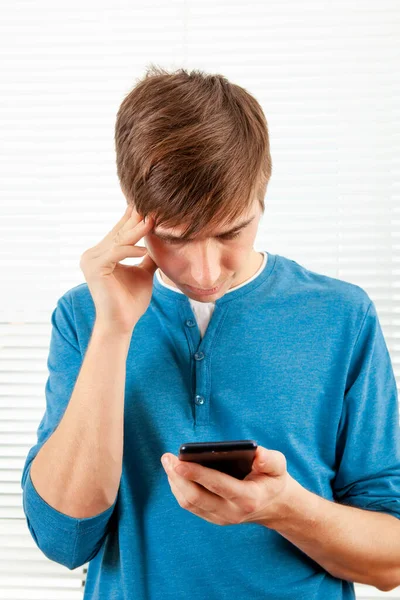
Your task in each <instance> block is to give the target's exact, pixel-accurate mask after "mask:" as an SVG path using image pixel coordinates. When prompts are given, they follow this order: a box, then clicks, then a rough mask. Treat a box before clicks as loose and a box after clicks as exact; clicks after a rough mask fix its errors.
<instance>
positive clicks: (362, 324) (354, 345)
mask: <svg viewBox="0 0 400 600" xmlns="http://www.w3.org/2000/svg"><path fill="white" fill-rule="evenodd" d="M371 306H372V300H371V301H370V303H369V305H368V308H367V310H366V311H365V315H364V318H363V320H362V323H361V325H360V329H359V331H358V334H357V338H356V341H355V342H354V344H353V348H352V349H351V353H350V356H351V357H353V354H354V351H355V349H356V346H357V344H358V340H359V339H360V335H361V332H362V330H363V328H364V324H365V321H366V318H367V315H368V313H369V311H370V309H371Z"/></svg>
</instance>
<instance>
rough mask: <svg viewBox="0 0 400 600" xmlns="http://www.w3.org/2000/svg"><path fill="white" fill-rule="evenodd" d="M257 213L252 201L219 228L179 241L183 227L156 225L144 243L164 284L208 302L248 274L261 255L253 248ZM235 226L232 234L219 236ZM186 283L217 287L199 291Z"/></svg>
mask: <svg viewBox="0 0 400 600" xmlns="http://www.w3.org/2000/svg"><path fill="white" fill-rule="evenodd" d="M261 216H262V211H261V207H260V204H259V202H258V200H256V201H255V202H254V203H253V205H252V207H251V209H250V210H249V211H248V212H247V213H246V214H245V215H242V216H241V217H240V218H239V219H237V220H236V221H235V222H234V223H231V224H229V226H225V227H224V228H223V229H222V228H221V227H219V228H216V227H214V228H213V231H211V230H208V231H204V232H201V235H200V234H197V235H196V238H195V239H194V238H193V239H190V240H187V241H182V240H180V239H179V234H180V233H182V232H183V231H184V227H182V228H174V229H164V228H161V227H158V226H157V227H155V228H154V229H152V230H151V231H150V233H148V234H147V235H146V236H144V244H145V246H146V247H147V249H148V252H149V254H150V256H151V258H152V259H153V260H154V262H155V263H156V264H157V265H158V266H159V268H160V270H161V276H162V279H163V281H165V283H167V284H168V285H171V286H172V287H176V288H179V289H180V290H181V292H183V293H184V294H185V295H186V296H189V297H190V298H193V299H195V300H198V301H203V302H211V301H215V300H216V299H217V298H220V297H221V296H223V295H224V294H225V292H226V291H228V290H229V289H230V288H231V287H234V286H236V285H239V284H240V283H243V282H244V281H246V280H247V279H249V278H250V277H252V276H253V275H254V273H255V272H256V271H257V270H258V268H259V267H260V266H261V263H262V258H263V257H262V255H260V253H259V252H256V251H255V250H254V249H253V244H254V240H255V237H256V234H257V229H258V224H259V221H260V218H261ZM250 219H251V221H250V222H249V223H247V224H245V225H244V226H243V227H242V228H241V229H238V226H239V225H241V224H242V223H244V222H245V221H249V220H250ZM235 227H236V229H235V230H234V231H232V233H230V234H229V235H228V234H226V235H223V234H224V233H225V232H227V231H231V230H233V229H234V228H235ZM167 235H170V236H176V237H177V239H172V238H168V237H166V236H167ZM188 286H192V287H195V288H201V289H202V290H210V289H211V288H215V287H217V286H218V287H219V286H220V287H219V289H218V290H217V291H216V292H213V291H211V292H207V293H206V294H200V293H198V292H197V291H195V290H192V289H191V288H190V287H188Z"/></svg>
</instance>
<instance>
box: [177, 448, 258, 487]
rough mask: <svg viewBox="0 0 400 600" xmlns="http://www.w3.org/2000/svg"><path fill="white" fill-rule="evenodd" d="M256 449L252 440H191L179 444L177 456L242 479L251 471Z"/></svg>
mask: <svg viewBox="0 0 400 600" xmlns="http://www.w3.org/2000/svg"><path fill="white" fill-rule="evenodd" d="M256 450H257V442H255V441H254V440H231V441H226V442H193V443H187V444H181V446H180V447H179V455H178V458H179V460H183V461H189V462H196V463H198V464H199V465H203V466H204V467H209V468H210V469H216V470H217V471H222V472H223V473H226V474H227V475H231V476H232V477H236V478H237V479H244V478H245V477H246V475H248V474H249V473H250V471H251V466H252V464H253V460H254V458H255V454H256Z"/></svg>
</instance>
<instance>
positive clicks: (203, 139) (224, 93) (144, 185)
mask: <svg viewBox="0 0 400 600" xmlns="http://www.w3.org/2000/svg"><path fill="white" fill-rule="evenodd" d="M115 148H116V162H117V173H118V177H119V180H120V185H121V189H122V190H123V192H124V194H125V196H126V198H127V201H128V203H130V202H132V203H133V204H134V206H135V208H136V210H137V211H138V213H139V214H140V215H142V217H146V216H147V215H152V216H153V217H154V218H155V226H157V225H159V224H163V225H165V226H166V227H172V228H173V227H176V226H179V225H186V224H187V225H188V226H187V228H186V230H185V231H184V232H183V234H182V238H184V237H188V236H190V237H191V236H193V235H194V234H196V233H198V232H199V231H201V230H203V229H204V228H205V227H206V226H209V225H210V224H214V223H218V224H221V223H223V224H229V223H232V222H233V221H235V220H236V219H237V218H238V217H240V216H241V215H243V214H244V213H246V212H247V211H248V210H249V208H250V206H251V205H252V203H253V202H254V200H255V197H257V198H258V200H259V202H260V205H261V208H262V212H264V210H265V205H264V196H265V192H266V189H267V185H268V182H269V179H270V177H271V170H272V161H271V156H270V150H269V136H268V125H267V121H266V118H265V115H264V113H263V110H262V108H261V106H260V104H259V103H258V102H257V100H256V99H255V98H254V97H253V96H252V95H250V94H249V93H248V92H247V91H246V90H245V89H244V88H242V87H240V86H238V85H236V84H234V83H230V82H229V81H228V80H227V78H226V77H224V76H223V75H219V74H215V75H209V74H205V73H204V72H202V71H199V70H197V69H196V70H192V71H190V72H188V71H186V70H185V69H182V68H181V69H177V70H176V71H174V72H168V71H167V70H165V69H163V68H161V67H157V66H155V65H154V64H151V65H150V67H148V68H147V71H146V74H145V76H144V77H143V79H139V80H138V82H137V84H136V85H135V87H134V88H133V89H132V90H131V91H130V92H129V93H128V94H127V95H126V96H125V98H124V100H123V101H122V104H121V106H120V108H119V110H118V113H117V118H116V125H115Z"/></svg>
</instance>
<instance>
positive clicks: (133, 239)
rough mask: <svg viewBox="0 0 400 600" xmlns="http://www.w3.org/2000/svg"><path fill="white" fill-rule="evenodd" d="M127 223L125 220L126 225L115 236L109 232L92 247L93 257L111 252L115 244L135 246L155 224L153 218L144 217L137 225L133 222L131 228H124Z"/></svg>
mask: <svg viewBox="0 0 400 600" xmlns="http://www.w3.org/2000/svg"><path fill="white" fill-rule="evenodd" d="M136 218H137V217H136ZM140 219H141V217H140ZM128 221H129V219H128ZM126 224H127V221H126V222H125V225H124V226H123V227H122V228H120V229H119V230H118V231H117V232H116V233H115V235H114V236H113V237H110V234H107V236H106V237H105V238H104V239H103V240H102V241H101V242H100V243H99V244H97V246H94V247H93V248H91V257H92V258H100V257H101V256H102V255H103V254H105V253H108V252H110V250H112V248H113V247H115V246H128V245H129V246H132V248H133V247H134V246H135V245H136V244H137V242H138V241H139V240H141V239H142V238H143V237H144V236H145V235H146V234H147V233H148V232H149V231H150V230H151V228H152V227H153V225H154V223H153V222H152V220H151V219H149V220H147V219H146V221H143V219H141V220H140V221H138V222H137V223H136V225H134V224H131V225H130V228H129V229H125V230H124V227H125V226H126ZM140 247H142V248H143V247H144V246H139V248H140ZM146 251H147V248H146ZM138 256H143V253H141V254H138Z"/></svg>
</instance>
